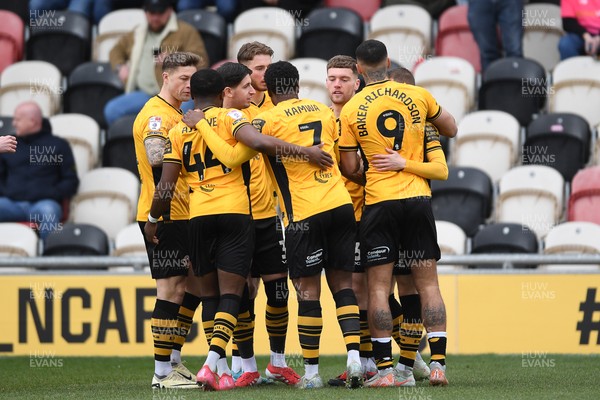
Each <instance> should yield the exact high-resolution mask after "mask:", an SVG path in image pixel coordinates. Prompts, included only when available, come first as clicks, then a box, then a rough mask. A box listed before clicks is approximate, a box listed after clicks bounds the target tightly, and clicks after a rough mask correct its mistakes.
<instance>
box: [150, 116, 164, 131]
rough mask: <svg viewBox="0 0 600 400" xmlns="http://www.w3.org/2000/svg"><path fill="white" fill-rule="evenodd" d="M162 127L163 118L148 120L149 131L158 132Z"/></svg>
mask: <svg viewBox="0 0 600 400" xmlns="http://www.w3.org/2000/svg"><path fill="white" fill-rule="evenodd" d="M161 126H162V117H158V116H155V117H150V119H149V120H148V129H149V130H151V131H158V130H160V127H161Z"/></svg>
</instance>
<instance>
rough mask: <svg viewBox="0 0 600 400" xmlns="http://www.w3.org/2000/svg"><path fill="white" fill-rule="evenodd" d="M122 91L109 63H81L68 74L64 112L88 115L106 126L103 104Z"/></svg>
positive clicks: (102, 126)
mask: <svg viewBox="0 0 600 400" xmlns="http://www.w3.org/2000/svg"><path fill="white" fill-rule="evenodd" d="M122 93H123V83H122V82H121V80H120V79H119V77H118V76H117V75H116V74H115V73H114V71H113V70H112V68H111V67H110V64H109V63H97V62H87V63H83V64H81V65H79V66H78V67H77V68H75V70H74V71H73V72H71V75H69V84H68V88H67V91H66V92H65V96H64V112H66V113H77V114H85V115H88V116H90V117H92V118H93V119H94V120H95V121H96V122H97V123H98V125H100V127H101V128H106V127H107V126H106V121H105V119H104V106H105V105H106V103H107V102H108V101H109V100H110V99H112V98H114V97H116V96H118V95H120V94H122Z"/></svg>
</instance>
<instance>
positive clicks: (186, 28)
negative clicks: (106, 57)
mask: <svg viewBox="0 0 600 400" xmlns="http://www.w3.org/2000/svg"><path fill="white" fill-rule="evenodd" d="M144 10H145V11H146V19H147V21H148V24H143V25H139V26H137V27H135V28H134V30H133V31H132V32H130V33H128V34H126V35H124V36H123V37H121V39H119V41H118V42H117V44H116V45H115V47H113V49H112V50H111V51H110V63H111V65H112V67H113V68H114V69H115V70H116V71H117V73H118V74H119V78H120V79H121V80H122V81H123V83H124V84H125V94H122V95H120V96H117V97H115V98H114V99H112V100H110V101H109V102H108V103H107V104H106V106H105V107H104V117H105V118H106V122H107V123H108V124H109V125H110V124H112V123H113V122H114V121H116V120H117V119H119V118H120V117H122V116H124V115H129V114H137V113H138V112H139V111H140V110H141V109H142V107H143V106H144V104H146V102H147V101H148V100H150V98H151V97H152V96H154V95H155V94H157V93H158V92H159V91H160V86H159V82H160V83H162V71H161V68H162V61H163V59H164V57H165V55H166V54H168V53H175V52H186V51H187V52H191V53H194V54H197V55H198V56H199V57H200V65H199V67H200V68H204V67H206V66H208V55H207V53H206V48H205V47H204V42H203V41H202V38H201V37H200V34H198V31H196V29H195V28H194V27H193V26H191V25H189V24H187V23H185V22H183V21H178V20H177V15H176V14H175V12H174V10H173V4H172V2H171V1H170V0H145V1H144ZM192 107H193V102H192V101H189V102H186V103H184V104H182V108H183V109H184V111H185V110H188V109H191V108H192Z"/></svg>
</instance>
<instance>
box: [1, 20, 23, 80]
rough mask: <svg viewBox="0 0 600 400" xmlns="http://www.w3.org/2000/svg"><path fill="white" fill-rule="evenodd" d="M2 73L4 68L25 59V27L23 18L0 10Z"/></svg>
mask: <svg viewBox="0 0 600 400" xmlns="http://www.w3.org/2000/svg"><path fill="white" fill-rule="evenodd" d="M0 20H1V21H2V23H1V24H0V54H2V57H0V73H1V72H2V71H4V68H6V67H8V66H9V65H11V64H12V63H15V62H17V61H20V60H21V59H22V58H23V35H24V32H25V31H24V30H25V28H24V25H23V20H21V18H20V17H19V16H18V15H17V14H15V13H13V12H11V11H5V10H0Z"/></svg>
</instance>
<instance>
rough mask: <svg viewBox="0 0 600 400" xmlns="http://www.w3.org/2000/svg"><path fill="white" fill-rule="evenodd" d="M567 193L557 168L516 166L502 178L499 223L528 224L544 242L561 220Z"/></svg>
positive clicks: (497, 212)
mask: <svg viewBox="0 0 600 400" xmlns="http://www.w3.org/2000/svg"><path fill="white" fill-rule="evenodd" d="M563 192H564V180H563V178H562V175H561V174H560V173H559V172H558V171H557V170H555V169H554V168H551V167H547V166H545V165H526V166H521V167H515V168H513V169H511V170H510V171H508V172H507V173H505V174H504V175H503V176H502V179H500V184H499V196H498V200H497V202H496V221H497V222H514V223H518V224H521V225H525V226H527V227H529V229H531V230H532V231H534V232H535V233H536V234H537V235H538V237H539V238H540V239H541V238H543V237H544V236H545V235H546V233H548V231H549V230H550V229H551V228H552V227H553V226H554V225H556V224H557V223H558V221H559V220H560V217H561V215H562V210H563V205H564V202H563Z"/></svg>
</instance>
